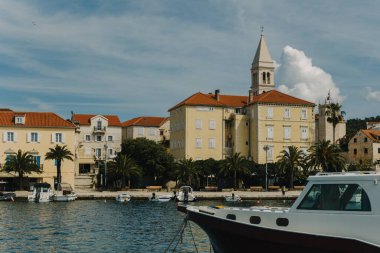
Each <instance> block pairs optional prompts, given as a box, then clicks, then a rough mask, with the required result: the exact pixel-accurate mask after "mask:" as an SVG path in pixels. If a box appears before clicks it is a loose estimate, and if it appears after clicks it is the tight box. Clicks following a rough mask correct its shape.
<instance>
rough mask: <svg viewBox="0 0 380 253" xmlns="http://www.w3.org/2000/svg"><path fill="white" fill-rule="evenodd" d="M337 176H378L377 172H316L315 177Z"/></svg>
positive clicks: (379, 173)
mask: <svg viewBox="0 0 380 253" xmlns="http://www.w3.org/2000/svg"><path fill="white" fill-rule="evenodd" d="M337 175H347V176H349V175H380V172H378V171H345V172H318V173H317V176H337Z"/></svg>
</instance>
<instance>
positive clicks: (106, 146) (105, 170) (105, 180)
mask: <svg viewBox="0 0 380 253" xmlns="http://www.w3.org/2000/svg"><path fill="white" fill-rule="evenodd" d="M104 149H105V153H104V187H105V188H106V187H107V150H108V145H107V143H106V144H104Z"/></svg>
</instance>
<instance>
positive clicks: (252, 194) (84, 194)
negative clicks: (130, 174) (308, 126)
mask: <svg viewBox="0 0 380 253" xmlns="http://www.w3.org/2000/svg"><path fill="white" fill-rule="evenodd" d="M75 192H76V193H77V195H78V199H79V200H94V199H115V197H116V196H117V195H118V194H121V193H128V194H130V195H131V196H132V198H133V199H137V200H147V199H148V198H149V197H150V196H152V193H153V191H147V190H129V191H83V190H76V191H75ZM232 192H234V193H235V194H237V195H239V196H240V197H241V198H242V200H260V199H296V198H297V197H298V195H299V194H300V193H301V191H286V193H285V195H283V194H282V192H281V191H268V192H265V191H261V192H258V191H223V192H221V191H217V192H206V191H194V194H195V196H196V197H197V199H198V200H223V199H224V196H227V195H230V194H231V193H232ZM155 193H156V196H160V195H164V194H169V193H171V192H167V191H165V190H163V191H156V192H155ZM28 194H30V192H27V191H16V198H18V199H26V198H27V196H28Z"/></svg>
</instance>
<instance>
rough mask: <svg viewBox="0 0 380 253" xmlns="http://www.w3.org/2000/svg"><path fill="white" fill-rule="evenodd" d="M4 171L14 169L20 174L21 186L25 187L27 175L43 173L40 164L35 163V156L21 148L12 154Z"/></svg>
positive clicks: (21, 187)
mask: <svg viewBox="0 0 380 253" xmlns="http://www.w3.org/2000/svg"><path fill="white" fill-rule="evenodd" d="M4 171H6V172H11V171H14V172H16V173H17V174H18V178H19V188H20V190H22V189H23V186H22V182H23V178H24V176H25V175H28V174H31V173H32V172H37V173H41V170H40V168H39V166H38V165H37V164H36V163H35V160H34V157H33V156H32V155H31V154H30V153H29V152H25V153H23V152H22V151H21V149H19V150H18V152H17V154H16V155H10V156H9V157H8V158H7V161H6V163H5V166H4Z"/></svg>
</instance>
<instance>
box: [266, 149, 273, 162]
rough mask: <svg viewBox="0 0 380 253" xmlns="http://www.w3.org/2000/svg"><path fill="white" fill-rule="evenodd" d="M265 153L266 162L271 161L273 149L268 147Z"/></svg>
mask: <svg viewBox="0 0 380 253" xmlns="http://www.w3.org/2000/svg"><path fill="white" fill-rule="evenodd" d="M265 152H266V159H267V160H268V161H273V147H271V146H268V150H267V151H265Z"/></svg>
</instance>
